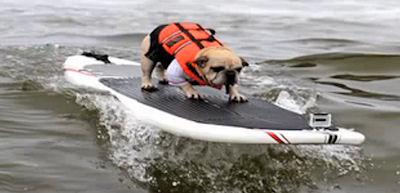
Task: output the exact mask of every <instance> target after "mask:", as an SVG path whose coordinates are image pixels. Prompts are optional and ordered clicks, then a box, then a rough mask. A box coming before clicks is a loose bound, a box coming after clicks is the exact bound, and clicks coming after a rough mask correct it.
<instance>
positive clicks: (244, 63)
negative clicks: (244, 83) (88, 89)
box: [240, 57, 249, 67]
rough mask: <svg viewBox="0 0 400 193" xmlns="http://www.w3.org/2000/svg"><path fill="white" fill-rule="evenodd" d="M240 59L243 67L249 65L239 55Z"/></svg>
mask: <svg viewBox="0 0 400 193" xmlns="http://www.w3.org/2000/svg"><path fill="white" fill-rule="evenodd" d="M240 60H241V61H242V66H243V67H246V66H249V63H248V62H247V61H246V60H245V59H244V58H242V57H240Z"/></svg>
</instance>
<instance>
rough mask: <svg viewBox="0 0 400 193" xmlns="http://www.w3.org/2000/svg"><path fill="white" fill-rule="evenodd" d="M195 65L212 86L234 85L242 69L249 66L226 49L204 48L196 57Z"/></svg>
mask: <svg viewBox="0 0 400 193" xmlns="http://www.w3.org/2000/svg"><path fill="white" fill-rule="evenodd" d="M196 63H197V65H198V66H199V67H200V68H201V70H202V71H203V74H204V76H205V77H206V78H207V80H208V81H210V82H211V83H212V84H214V85H224V84H225V85H226V84H233V83H236V82H237V81H238V78H239V73H240V71H241V70H242V68H243V67H245V66H248V65H249V64H248V63H247V62H246V61H245V60H244V59H243V58H241V57H239V56H238V55H237V54H235V53H234V52H233V51H232V50H231V49H229V48H226V47H210V48H205V49H204V50H202V51H201V52H199V54H198V55H197V57H196Z"/></svg>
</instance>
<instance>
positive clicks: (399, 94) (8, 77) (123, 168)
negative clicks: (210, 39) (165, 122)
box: [0, 0, 400, 193]
mask: <svg viewBox="0 0 400 193" xmlns="http://www.w3.org/2000/svg"><path fill="white" fill-rule="evenodd" d="M175 21H194V22H198V23H201V24H203V25H204V26H207V27H212V28H214V29H216V30H217V34H218V36H219V37H220V38H221V39H222V40H223V41H224V42H225V43H227V44H228V45H229V46H230V47H232V48H233V49H235V50H236V51H237V52H238V53H239V54H240V55H242V56H243V57H244V58H246V59H247V60H248V61H249V62H250V63H251V66H250V67H249V68H248V69H246V70H245V71H244V73H243V74H242V84H243V86H242V89H243V92H245V93H247V94H249V95H254V96H258V97H262V98H263V99H265V100H266V101H269V102H274V103H276V104H277V105H280V106H282V107H285V108H289V109H291V110H293V111H297V112H303V113H304V112H308V111H311V110H314V109H318V110H322V111H327V112H331V113H332V114H333V117H334V120H335V122H336V123H337V124H338V125H340V126H341V127H345V128H353V129H356V130H357V131H360V132H362V133H363V134H365V136H366V142H365V143H364V144H363V145H361V146H345V145H340V146H339V145H333V146H332V145H331V146H327V145H326V146H318V145H313V146H306V145H301V146H294V145H292V146H277V145H244V144H241V145H238V144H224V143H211V142H204V141H198V140H192V139H187V138H181V137H177V136H174V135H171V134H168V133H165V132H162V131H160V128H157V127H152V126H149V125H146V124H143V123H141V122H140V121H137V120H136V119H135V117H134V116H132V115H130V114H129V112H128V111H126V109H124V107H123V106H121V105H120V104H119V103H118V101H116V100H115V99H114V98H113V97H112V96H109V95H107V94H105V93H101V92H98V91H93V90H84V89H80V88H76V87H74V86H73V85H71V84H69V83H68V82H66V81H65V80H64V78H63V71H62V64H63V62H64V61H65V59H66V57H67V56H70V55H74V54H79V53H81V52H82V51H83V50H96V51H98V52H101V53H107V54H109V55H113V56H117V57H122V58H126V59H130V60H135V61H137V60H138V59H139V54H140V53H139V49H138V47H139V44H140V41H141V39H142V38H143V37H144V36H145V35H146V33H148V32H149V31H151V30H152V29H153V28H154V27H156V26H157V25H159V24H162V23H168V22H175ZM399 21H400V2H398V1H395V0H388V1H385V2H382V1H378V0H366V1H361V0H347V1H327V0H322V1H321V0H320V1H316V0H309V1H304V0H283V1H277V2H271V1H260V0H258V1H257V0H247V1H236V0H233V1H232V0H231V1H210V0H204V1H183V0H175V1H171V0H167V1H154V0H149V1H129V0H116V1H105V0H96V1H94V0H85V1H77V0H61V1H57V2H53V1H45V0H34V1H24V0H2V1H1V2H0V32H1V33H0V192H34V193H35V192H38V193H45V192H96V193H98V192H104V193H109V192H121V193H125V192H135V193H136V192H162V193H168V192H179V193H181V192H218V193H225V192H235V193H236V192H237V193H242V192H243V193H257V192H279V193H280V192H333V193H345V192H360V193H361V192H362V193H375V192H400V190H399V189H400V140H399V139H398V138H399V137H400V87H399V84H400V54H399V53H400V46H399V45H400V30H399V29H400V28H399V27H400V22H399Z"/></svg>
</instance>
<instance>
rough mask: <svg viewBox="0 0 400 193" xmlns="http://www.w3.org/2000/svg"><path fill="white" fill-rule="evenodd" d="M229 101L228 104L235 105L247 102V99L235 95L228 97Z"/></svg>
mask: <svg viewBox="0 0 400 193" xmlns="http://www.w3.org/2000/svg"><path fill="white" fill-rule="evenodd" d="M229 101H230V102H236V103H244V102H247V101H248V99H247V97H245V96H243V95H241V94H235V95H230V96H229Z"/></svg>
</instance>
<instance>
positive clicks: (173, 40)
mask: <svg viewBox="0 0 400 193" xmlns="http://www.w3.org/2000/svg"><path fill="white" fill-rule="evenodd" d="M214 35H215V31H214V30H213V29H209V28H203V27H202V26H201V25H199V24H197V23H191V22H182V23H172V24H165V25H160V26H158V27H157V28H155V29H154V30H153V31H152V32H151V33H150V34H148V35H147V36H146V37H145V38H144V39H143V41H142V44H141V70H142V85H141V88H142V90H145V91H155V90H157V88H156V87H155V86H154V85H153V83H152V72H153V71H154V69H155V68H156V71H157V76H158V78H159V79H160V80H159V83H161V84H170V85H174V86H180V88H181V89H182V90H183V92H184V93H185V95H186V96H187V97H188V98H190V99H201V98H203V97H204V96H202V95H200V94H199V92H198V91H197V90H196V89H195V88H194V87H193V85H203V86H211V87H214V88H217V89H221V88H222V87H223V86H225V89H226V93H227V94H229V101H232V102H238V103H241V102H246V101H248V99H247V98H246V97H245V96H244V95H242V94H240V93H239V85H238V80H239V73H240V71H241V70H242V68H243V67H245V66H248V65H249V64H248V63H247V62H246V61H245V60H244V59H243V58H241V57H239V56H238V55H237V54H236V53H235V52H234V51H233V50H232V49H231V48H229V47H227V46H225V45H224V44H223V43H222V42H221V41H220V40H219V39H217V38H216V37H215V36H214Z"/></svg>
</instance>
